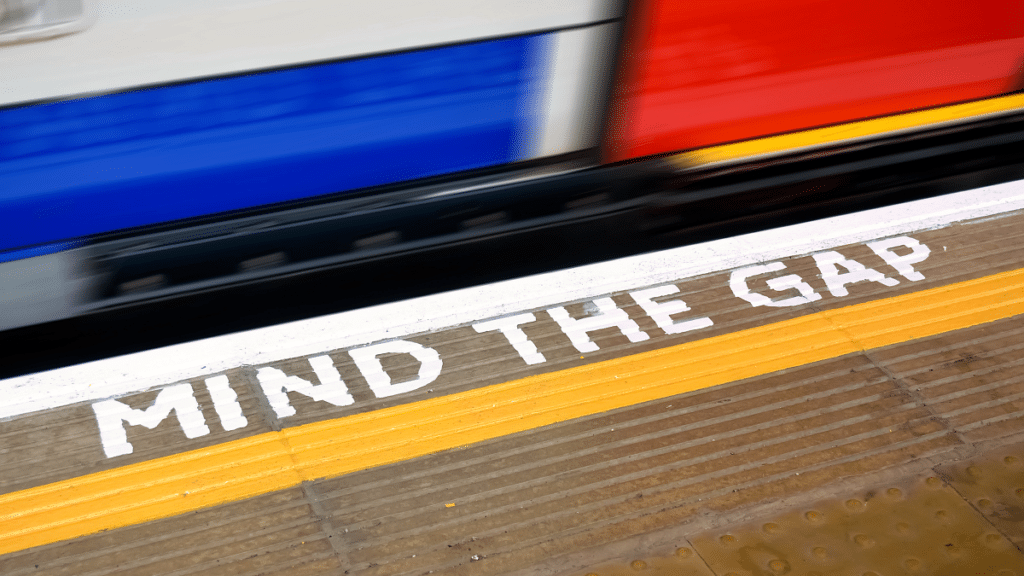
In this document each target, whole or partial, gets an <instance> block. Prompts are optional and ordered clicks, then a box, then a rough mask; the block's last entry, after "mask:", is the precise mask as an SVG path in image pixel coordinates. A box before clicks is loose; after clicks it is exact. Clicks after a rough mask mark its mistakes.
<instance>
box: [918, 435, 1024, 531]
mask: <svg viewBox="0 0 1024 576" xmlns="http://www.w3.org/2000/svg"><path fill="white" fill-rule="evenodd" d="M937 471H938V472H939V473H940V474H941V475H943V476H944V477H945V478H946V480H948V481H949V483H950V485H951V486H952V488H953V489H955V490H956V491H957V492H958V493H959V494H960V495H961V496H962V497H963V498H964V499H966V500H967V501H968V502H970V503H971V504H972V505H973V506H974V508H975V509H976V510H977V511H978V512H980V513H981V514H982V515H984V516H985V518H986V519H987V520H988V521H989V522H991V523H992V525H993V526H995V527H996V528H997V529H998V530H999V531H1000V532H1002V533H1003V534H1004V535H1006V536H1007V537H1008V538H1009V539H1010V540H1012V541H1013V542H1014V543H1015V544H1016V545H1017V546H1022V545H1024V446H1022V445H1017V446H1014V447H1011V448H1005V449H1002V450H996V451H992V452H990V453H987V454H985V455H984V456H981V457H978V458H973V459H971V460H968V461H966V462H960V463H957V464H949V465H946V466H941V467H939V468H937Z"/></svg>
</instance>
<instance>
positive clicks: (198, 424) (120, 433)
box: [92, 384, 210, 458]
mask: <svg viewBox="0 0 1024 576" xmlns="http://www.w3.org/2000/svg"><path fill="white" fill-rule="evenodd" d="M92 409H93V412H95V413H96V423H97V424H98V425H99V428H100V441H101V442H102V443H103V452H104V453H105V454H106V455H107V458H113V457H114V456H123V455H125V454H131V453H132V452H133V450H134V448H133V447H132V445H131V443H130V442H128V433H127V431H126V430H125V429H124V422H127V423H128V424H131V425H132V426H145V427H146V428H149V429H150V430H152V429H153V428H156V427H157V425H158V424H160V423H161V422H163V421H164V420H165V419H166V418H167V417H168V416H169V415H170V414H171V410H173V411H174V413H175V415H176V416H177V417H178V423H179V424H180V425H181V428H182V430H184V432H185V437H186V438H198V437H200V436H205V435H207V434H209V433H210V428H209V427H208V426H207V425H206V419H205V418H203V413H202V412H201V411H200V410H199V404H198V403H197V402H196V398H195V396H194V395H193V393H192V385H191V384H175V385H173V386H168V387H167V388H164V389H163V390H161V391H160V393H159V394H157V395H156V400H154V401H153V405H152V406H150V407H149V408H146V409H145V410H136V409H134V408H132V407H131V406H128V405H127V404H124V403H122V402H120V401H118V400H103V401H102V402H96V403H95V404H93V405H92Z"/></svg>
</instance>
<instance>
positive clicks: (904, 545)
mask: <svg viewBox="0 0 1024 576" xmlns="http://www.w3.org/2000/svg"><path fill="white" fill-rule="evenodd" d="M693 544H694V547H695V548H696V550H697V551H698V553H699V554H700V555H701V556H702V557H703V558H704V560H705V561H707V562H708V564H709V565H710V566H711V567H712V568H713V569H714V571H715V573H716V574H720V575H722V576H753V575H757V576H760V575H766V576H775V575H782V574H806V575H808V576H812V575H818V576H824V575H826V574H836V575H838V574H848V575H850V576H854V575H856V576H882V575H886V576H887V575H895V574H922V575H945V574H948V575H950V576H954V575H959V574H999V575H1005V576H1010V574H1024V555H1021V553H1020V552H1019V551H1018V550H1017V548H1016V547H1015V546H1014V545H1013V544H1012V543H1011V542H1010V541H1009V540H1007V539H1006V538H1005V537H1004V536H1002V535H1001V534H1000V533H999V532H998V531H997V530H996V529H994V528H993V526H992V525H991V524H989V523H988V522H986V521H985V519H984V518H983V517H982V516H981V515H980V514H978V513H977V511H975V510H974V509H973V508H972V507H971V506H970V505H969V504H968V503H967V502H965V501H964V500H963V499H961V498H960V497H959V496H958V495H957V493H956V491H955V490H953V489H952V488H951V487H950V486H948V485H946V484H945V483H944V482H943V481H942V480H941V479H940V478H938V477H936V476H929V477H925V478H917V479H914V480H911V481H906V482H902V483H900V484H899V485H890V486H879V487H877V489H874V490H869V491H864V492H861V493H858V494H846V495H843V496H841V497H837V498H835V499H829V500H823V501H819V502H816V503H814V504H811V505H809V506H807V507H805V508H803V509H801V510H799V511H794V512H791V513H788V514H784V515H782V516H778V517H776V518H772V519H767V520H765V521H762V522H758V523H751V524H748V525H743V526H737V527H735V528H733V529H730V530H728V531H723V532H708V533H705V534H701V535H699V536H697V537H696V538H694V539H693Z"/></svg>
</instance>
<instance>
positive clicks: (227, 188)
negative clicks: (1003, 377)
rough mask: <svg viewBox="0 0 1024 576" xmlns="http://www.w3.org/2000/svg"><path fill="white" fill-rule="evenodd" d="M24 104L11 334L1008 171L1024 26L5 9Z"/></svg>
mask: <svg viewBox="0 0 1024 576" xmlns="http://www.w3.org/2000/svg"><path fill="white" fill-rule="evenodd" d="M0 79H2V81H0V330H9V329H12V328H18V327H22V326H30V325H37V324H40V323H44V322H49V321H54V320H60V319H66V318H72V317H76V316H82V315H90V314H97V313H99V312H102V311H104V310H112V309H123V308H125V307H131V306H135V305H140V303H146V302H158V301H159V302H173V301H176V299H178V300H181V299H192V298H195V297H196V295H198V294H216V293H224V294H228V293H230V290H231V289H234V288H237V287H240V286H250V287H251V286H255V285H266V284H267V283H273V282H275V281H284V280H286V279H294V278H299V277H304V276H308V275H310V274H318V273H322V272H323V271H324V270H328V269H333V270H346V271H348V272H346V274H349V275H350V276H351V275H353V274H356V270H361V271H364V272H365V271H366V270H369V268H367V266H370V265H373V266H377V267H378V268H379V267H381V266H385V267H386V266H389V265H395V266H401V265H404V264H402V263H403V262H408V261H410V260H409V259H416V258H419V257H421V256H423V255H424V254H428V253H430V252H431V251H435V252H436V251H446V250H447V251H450V250H453V249H454V248H453V247H458V246H463V247H465V246H474V245H476V244H474V243H479V242H484V244H481V245H480V246H483V247H482V248H479V247H478V249H477V250H476V252H471V253H470V254H472V255H474V256H473V257H477V258H486V254H487V249H486V246H487V244H486V242H487V241H495V239H496V238H499V237H501V238H516V237H517V236H516V235H517V234H520V233H523V234H525V233H527V232H529V231H533V232H537V231H539V230H552V229H556V228H558V229H564V230H570V229H571V232H569V234H570V238H571V239H572V240H571V241H574V242H587V238H588V237H590V238H595V237H599V236H604V235H606V234H608V235H612V236H614V235H619V237H620V238H621V239H623V240H624V241H628V239H629V238H630V237H631V235H632V234H635V233H638V232H637V231H638V230H639V229H640V228H644V227H645V226H648V227H649V225H651V226H653V224H651V222H653V221H654V220H656V219H657V218H664V217H665V215H666V213H671V212H672V210H666V209H665V206H666V202H667V204H669V205H673V202H676V205H682V204H685V202H686V201H688V200H689V199H692V198H698V197H699V198H704V199H708V198H712V197H714V198H718V199H720V200H721V202H722V205H728V202H727V201H726V200H727V199H728V198H735V197H737V196H736V195H737V194H738V193H748V195H749V193H751V192H756V193H758V194H764V191H763V187H762V188H758V189H756V190H755V189H754V188H751V187H750V186H747V187H746V188H744V185H743V182H745V181H747V180H750V178H748V177H747V176H744V177H743V178H740V179H739V180H736V177H735V176H733V177H732V178H733V180H729V181H728V182H727V183H721V182H720V183H719V184H721V185H719V184H715V186H717V188H715V189H714V191H709V189H708V188H707V187H705V188H701V187H700V186H696V187H694V186H693V185H692V183H693V182H694V181H696V180H699V178H698V176H695V175H699V174H711V173H714V174H717V175H718V176H719V177H723V176H722V175H723V174H735V173H736V171H737V170H738V171H741V172H743V174H748V175H749V174H751V172H750V170H754V169H762V170H764V169H770V170H774V172H772V173H771V174H772V175H773V176H772V177H775V178H783V176H784V174H783V175H782V176H780V174H782V173H780V172H779V171H780V170H782V171H783V172H786V170H790V171H793V174H797V175H796V176H791V177H790V179H791V180H792V181H794V182H796V181H801V182H806V181H808V179H813V178H812V176H809V175H808V174H810V172H808V171H811V172H813V170H819V171H820V170H826V171H827V170H838V168H836V166H839V165H843V166H852V165H853V164H855V163H856V162H861V164H858V165H857V166H859V167H858V168H856V169H857V170H860V169H862V168H863V169H866V168H864V167H865V166H868V165H869V164H870V166H882V165H884V164H886V163H891V162H893V161H894V160H893V154H895V153H897V152H898V153H899V154H903V155H905V156H906V155H909V156H907V158H908V160H907V161H910V160H912V159H913V158H918V159H920V158H931V160H930V161H931V162H932V163H933V164H934V163H935V162H936V161H937V160H935V159H936V158H942V156H941V154H947V153H951V152H950V149H945V148H941V147H942V146H947V147H948V146H954V147H955V148H956V150H955V151H956V152H957V153H963V151H964V150H965V149H967V148H971V146H975V147H976V148H977V149H978V150H981V152H978V153H977V154H976V155H975V156H974V157H972V158H973V160H972V161H976V160H978V159H979V158H982V159H984V158H990V157H991V156H992V150H995V149H997V148H993V147H1002V149H1005V147H1006V145H1007V143H1010V144H1013V143H1016V142H1018V141H1019V140H1020V139H1019V137H1018V131H1019V130H1020V125H1019V124H1018V121H1019V120H1020V118H1019V116H1020V114H1021V111H1022V110H1024V95H1022V94H1020V92H1021V90H1022V89H1024V2H1020V1H1019V0H975V1H973V2H963V1H954V0H929V1H927V2H925V1H922V0H908V1H905V2H891V1H883V0H861V1H859V2H834V1H825V0H773V1H771V2H766V1H763V0H714V1H710V0H691V1H688V2H681V1H678V0H629V1H622V0H561V1H558V2H551V1H549V0H518V1H516V2H509V1H507V0H439V1H437V2H422V1H420V0H377V1H375V2H350V1H337V0H0ZM971 142H974V143H975V144H970V143H971ZM886 146H890V147H889V148H886ZM892 146H896V147H895V148H893V147H892ZM986 147H987V148H986ZM872 150H874V151H872ZM936 150H938V151H936ZM942 150H946V151H945V152H943V151H942ZM1014 150H1016V148H1014ZM894 151H895V152H894ZM929 151H931V152H929ZM844 154H845V155H846V156H843V155H844ZM872 154H875V156H872ZM928 154H932V156H928ZM911 156H912V157H913V158H911ZM822 158H825V160H824V161H823V160H822ZM843 158H848V159H849V162H847V161H845V160H843ZM883 158H887V160H883ZM1018 160H1019V159H1018ZM1012 161H1013V159H1012V158H1011V159H1010V160H1008V162H1011V163H1012ZM814 162H818V164H814ZM822 162H824V163H822ZM844 162H845V164H844ZM865 162H866V163H867V164H864V163H865ZM871 162H875V164H871ZM941 162H945V160H941V161H940V163H941ZM780 166H783V167H785V166H790V167H791V168H780ZM845 169H846V168H844V170H845ZM853 169H854V168H849V170H853ZM801 171H802V172H801ZM786 173H787V174H788V172H786ZM826 176H827V175H826ZM880 177H882V178H884V175H883V176H880ZM843 178H845V177H843ZM843 178H839V180H843ZM783 179H784V178H783ZM843 181H849V179H848V178H847V179H846V180H843ZM877 181H878V180H877V179H876V180H872V182H876V183H877ZM737 182H738V183H737ZM726 184H727V185H726ZM688 186H689V187H688ZM729 186H732V188H729ZM832 193H836V194H839V193H842V191H841V190H833V191H832ZM701 194H703V196H701ZM666 198H668V200H666ZM722 199H724V200H722ZM680 203H682V204H680ZM670 207H671V206H670ZM637 210H642V213H643V214H644V215H645V219H642V220H637V219H636V218H634V217H633V216H629V217H624V216H623V215H624V214H632V215H634V216H635V215H636V214H637V213H638V212H637ZM609 218H611V219H610V220H609ZM615 218H619V219H615ZM587 223H590V224H592V227H591V228H588V227H587ZM595 223H600V224H595ZM563 225H564V228H559V226H563ZM638 227H639V228H638ZM644 229H647V228H644ZM546 238H548V239H547V240H545V241H551V238H554V237H546ZM558 238H561V237H558ZM460 254H461V253H460ZM401 258H406V260H401ZM467 265H471V264H467ZM360 266H362V268H359V267H360Z"/></svg>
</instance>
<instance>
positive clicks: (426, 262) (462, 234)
mask: <svg viewBox="0 0 1024 576" xmlns="http://www.w3.org/2000/svg"><path fill="white" fill-rule="evenodd" d="M666 166H667V164H666V163H665V162H664V161H662V160H658V159H655V160H649V161H646V162H639V163H633V164H626V165H620V166H613V167H607V168H601V169H593V170H583V171H576V172H570V173H567V174H561V175H555V176H551V177H547V178H541V179H536V180H530V181H527V182H524V183H512V184H504V185H498V186H495V187H491V188H482V189H478V190H472V191H469V192H465V193H461V194H451V195H434V196H430V197H423V196H422V195H421V196H417V195H414V194H413V195H410V194H409V193H408V191H403V192H402V200H401V201H394V202H389V201H388V200H387V199H386V198H382V199H381V201H380V202H374V203H371V204H370V205H369V206H367V205H366V203H365V201H364V204H363V206H361V207H357V208H354V209H351V210H337V211H335V212H333V213H330V214H327V215H323V214H317V213H316V212H315V211H314V212H313V214H317V217H310V218H304V219H302V218H293V219H288V218H281V219H280V223H279V224H277V225H274V224H273V221H271V223H270V224H266V223H265V222H266V219H264V221H263V222H264V224H263V225H260V226H253V227H250V228H245V227H244V226H243V227H237V226H236V227H234V228H233V229H232V231H230V232H225V233H221V234H218V233H211V232H210V225H207V224H204V225H203V227H202V229H200V227H197V228H196V230H193V231H190V230H187V229H186V230H174V231H169V232H160V233H153V234H149V235H147V236H144V237H135V238H128V239H117V240H110V241H106V242H99V243H97V244H95V245H93V246H90V247H89V250H90V253H91V254H92V261H91V264H92V265H93V266H94V267H95V271H96V273H97V277H98V278H102V282H101V283H100V284H99V285H98V287H97V289H96V296H95V297H94V298H93V299H92V300H91V301H90V302H88V303H87V304H86V305H85V306H84V307H83V309H82V310H81V311H80V315H78V316H75V317H72V318H68V319H64V320H58V321H54V322H48V323H44V324H37V325H33V326H26V327H22V328H15V329H11V330H6V331H3V332H0V346H2V347H3V349H4V350H5V354H4V361H3V362H2V364H0V378H4V377H11V376H16V375H21V374H26V373H31V372H36V371H40V370H46V369H52V368H57V367H60V366H66V365H71V364H77V363H81V362H86V361H90V360H95V359H99V358H104V357H109V356H114V355H120V354H126V353H131V352H136V351H140V350H145V349H149V348H154V347H158V346H165V345H170V344H175V343H179V342H184V341H189V340H195V339H200V338H205V337H210V336H216V335H220V334H226V333H230V332H235V331H239V330H246V329H251V328H258V327H261V326H268V325H272V324H277V323H281V322H287V321H292V320H299V319H302V318H309V317H313V316H319V315H323V314H329V313H333V312H340V311H344V310H351V309H356V308H361V307H364V306H370V305H374V304H381V303H386V302H392V301H396V300H401V299H406V298H412V297H416V296H423V295H427V294H432V293H436V292H441V291H446V290H452V289H457V288H463V287H468V286H473V285H479V284H484V283H489V282H495V281H500V280H506V279H511V278H517V277H521V276H526V275H530V274H537V273H541V272H547V271H553V270H558V269H563V268H567V267H572V266H579V265H583V264H590V263H595V262H600V261H605V260H609V259H613V258H619V257H623V256H629V255H634V254H640V253H644V252H650V251H655V250H662V249H666V248H672V247H676V246H682V245H686V244H692V243H696V242H702V241H707V240H713V239H718V238H724V237H729V236H734V235H738V234H744V233H749V232H754V231H757V230H763V229H768V228H774V227H779V226H785V225H789V224H795V223H799V222H805V221H809V220H814V219H818V218H824V217H828V216H834V215H838V214H843V213H848V212H854V211H859V210H866V209H870V208H875V207H880V206H885V205H891V204H896V203H900V202H906V201H911V200H916V199H921V198H926V197H931V196H937V195H941V194H947V193H953V192H958V191H962V190H968V189H972V188H977V187H981V186H987V185H991V184H997V183H1001V182H1007V181H1012V180H1017V179H1022V178H1024V114H1022V115H1017V116H1012V117H1004V118H1000V119H998V120H992V121H987V122H980V123H976V124H973V125H969V126H960V127H953V128H945V129H941V130H934V131H931V132H928V133H922V134H917V135H913V136H903V137H898V138H891V139H888V140H883V141H873V142H868V143H860V144H856V145H852V146H848V147H844V148H840V149H834V150H829V151H817V152H811V153H804V154H794V155H790V156H788V157H782V158H777V159H773V160H770V161H762V162H759V163H750V164H747V165H744V166H730V167H724V168H712V169H704V170H691V171H677V172H673V171H671V170H668V169H667V168H666ZM303 210H306V211H307V213H309V210H310V209H309V208H308V207H306V208H303ZM240 230H241V231H240Z"/></svg>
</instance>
